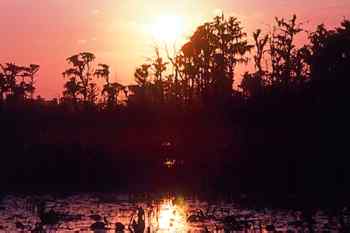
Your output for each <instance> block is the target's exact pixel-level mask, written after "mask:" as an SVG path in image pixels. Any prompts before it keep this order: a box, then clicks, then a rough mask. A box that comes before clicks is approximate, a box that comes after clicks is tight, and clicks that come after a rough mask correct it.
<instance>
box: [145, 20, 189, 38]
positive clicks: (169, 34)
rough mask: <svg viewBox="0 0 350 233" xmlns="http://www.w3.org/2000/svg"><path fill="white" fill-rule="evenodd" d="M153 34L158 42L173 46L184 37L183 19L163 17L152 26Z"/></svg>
mask: <svg viewBox="0 0 350 233" xmlns="http://www.w3.org/2000/svg"><path fill="white" fill-rule="evenodd" d="M151 32H152V36H153V38H154V39H155V40H156V41H157V42H161V43H170V44H173V43H175V42H176V41H178V40H179V39H181V38H182V37H183V33H184V22H183V19H182V18H181V17H180V16H176V15H167V16H161V17H159V18H158V19H157V20H156V22H155V23H154V24H152V26H151Z"/></svg>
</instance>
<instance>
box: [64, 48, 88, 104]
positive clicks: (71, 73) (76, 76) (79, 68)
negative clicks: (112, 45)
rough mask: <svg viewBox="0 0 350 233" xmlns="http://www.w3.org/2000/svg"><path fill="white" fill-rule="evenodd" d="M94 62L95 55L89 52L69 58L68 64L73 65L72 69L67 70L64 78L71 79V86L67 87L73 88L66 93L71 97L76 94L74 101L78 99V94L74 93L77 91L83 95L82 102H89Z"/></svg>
mask: <svg viewBox="0 0 350 233" xmlns="http://www.w3.org/2000/svg"><path fill="white" fill-rule="evenodd" d="M94 60H95V55H94V54H93V53H89V52H83V53H79V54H76V55H73V56H71V57H69V58H67V61H68V63H69V64H71V65H72V67H71V68H69V69H67V70H65V71H64V72H63V76H64V77H68V78H69V81H68V82H69V84H67V86H69V87H71V90H70V91H67V92H66V93H69V94H70V95H71V94H73V92H74V96H75V97H74V99H76V98H77V97H78V96H77V95H76V94H77V93H76V92H75V91H74V90H77V91H78V92H79V94H81V96H82V100H83V101H84V102H87V101H88V96H89V88H91V87H92V86H91V85H90V83H91V82H92V78H93V67H92V63H93V61H94ZM74 85H76V87H74ZM65 86H66V85H65ZM72 91H73V92H72ZM72 96H73V95H72Z"/></svg>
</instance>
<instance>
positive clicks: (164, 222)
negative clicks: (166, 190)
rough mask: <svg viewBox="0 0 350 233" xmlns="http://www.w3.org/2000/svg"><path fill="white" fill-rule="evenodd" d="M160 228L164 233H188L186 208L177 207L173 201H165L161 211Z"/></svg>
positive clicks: (159, 217)
mask: <svg viewBox="0 0 350 233" xmlns="http://www.w3.org/2000/svg"><path fill="white" fill-rule="evenodd" d="M158 227H159V232H163V233H180V232H181V233H183V232H187V223H186V212H185V206H180V205H176V204H174V203H173V202H172V201H171V200H166V201H164V202H163V203H162V204H161V205H160V209H159V216H158Z"/></svg>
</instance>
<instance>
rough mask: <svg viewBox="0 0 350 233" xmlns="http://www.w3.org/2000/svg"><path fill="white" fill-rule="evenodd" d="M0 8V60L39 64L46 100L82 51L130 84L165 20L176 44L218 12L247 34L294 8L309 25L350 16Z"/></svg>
mask: <svg viewBox="0 0 350 233" xmlns="http://www.w3.org/2000/svg"><path fill="white" fill-rule="evenodd" d="M0 9H1V13H0V35H1V37H0V63H3V62H8V61H9V62H16V63H17V64H20V65H25V64H30V63H37V64H40V65H41V70H40V72H39V75H38V79H37V87H38V92H37V94H40V95H42V96H44V97H46V98H52V97H58V96H60V95H61V91H62V86H63V81H64V80H63V78H62V76H61V73H62V71H63V70H64V69H65V68H66V67H67V64H66V62H65V59H66V58H67V57H68V56H70V55H72V54H74V53H78V52H82V51H89V52H93V53H95V55H96V57H97V59H96V62H97V63H106V64H109V65H110V66H111V68H112V73H113V75H112V79H114V80H115V79H117V81H119V82H122V83H131V82H132V80H133V72H134V69H135V67H136V65H138V64H140V63H142V62H144V61H145V59H146V57H149V56H151V54H150V52H151V51H152V48H153V45H154V43H155V42H157V40H159V39H160V38H161V35H162V33H161V32H160V30H161V28H162V27H164V25H165V23H164V22H168V23H170V24H174V25H171V27H168V28H166V29H164V30H165V32H168V33H169V28H174V30H176V32H175V34H176V37H178V39H177V44H178V47H179V46H180V45H181V43H182V42H183V41H184V40H185V39H186V38H187V37H188V36H190V34H191V32H192V31H193V30H194V29H195V27H196V26H198V25H199V24H200V23H202V22H204V21H206V20H209V19H211V18H212V17H213V16H214V15H215V14H216V13H217V12H219V11H220V10H223V11H224V12H225V14H226V15H228V16H231V15H232V16H237V17H238V18H239V19H240V20H241V21H242V23H243V25H244V26H245V27H246V31H247V32H248V33H250V32H252V31H253V30H254V29H256V28H258V27H259V28H262V29H265V30H267V29H268V28H269V25H271V24H272V22H273V17H274V16H279V17H281V16H284V17H289V16H290V15H292V14H293V13H295V14H297V15H298V16H299V19H300V20H301V21H302V22H304V23H305V27H306V28H309V29H312V28H314V26H315V25H316V24H319V23H326V24H327V25H328V26H334V25H336V24H338V23H339V22H340V21H341V20H342V19H344V18H346V17H348V18H349V17H350V1H349V0H319V1H311V0H294V1H288V0H176V1H175V0H174V1H171V0H167V1H166V0H147V1H146V0H145V1H142V0H128V1H120V0H79V1H78V0H75V1H72V0H0ZM174 36H175V35H172V36H171V38H172V37H174ZM165 38H166V39H167V40H169V38H167V37H165Z"/></svg>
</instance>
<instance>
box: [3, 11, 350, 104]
mask: <svg viewBox="0 0 350 233" xmlns="http://www.w3.org/2000/svg"><path fill="white" fill-rule="evenodd" d="M302 32H305V30H304V29H303V28H302V24H301V23H299V22H298V21H297V17H296V16H295V15H293V16H292V17H291V18H290V19H284V18H276V19H275V22H274V25H273V28H272V30H271V31H270V32H266V33H264V32H263V31H262V30H260V29H258V30H256V31H255V32H254V33H253V35H252V39H253V42H252V43H250V42H249V39H248V35H247V34H246V33H245V32H244V29H243V27H242V26H241V22H240V21H239V20H238V19H237V18H236V17H225V16H224V15H221V16H216V17H215V18H214V19H213V20H212V21H210V22H207V23H204V24H202V25H200V26H199V27H198V28H197V29H196V30H195V32H194V33H193V35H192V36H191V37H190V38H189V40H188V42H187V43H185V44H184V45H183V46H182V47H181V49H180V50H178V51H177V52H176V54H175V55H174V56H170V54H169V52H168V51H167V48H164V50H165V54H166V55H162V54H163V53H162V51H161V49H160V48H156V49H155V54H154V57H153V58H152V59H150V61H148V62H146V63H144V64H141V65H140V66H138V67H137V68H136V70H135V73H134V79H135V83H136V84H134V85H122V84H120V83H118V82H112V81H111V77H110V76H111V72H110V68H109V66H108V65H107V64H98V65H97V66H95V59H96V57H95V55H94V54H93V53H89V52H82V53H79V54H75V55H73V56H71V57H69V58H67V63H68V64H69V66H70V67H69V68H67V69H66V70H65V71H64V72H63V73H62V74H63V77H64V78H65V83H64V90H63V93H62V98H61V99H60V100H59V101H60V103H62V104H66V105H67V104H68V105H70V106H73V107H74V108H76V107H79V106H82V105H91V106H101V107H102V108H108V109H114V108H117V107H118V106H120V105H121V104H124V103H127V104H128V105H134V106H135V105H136V106H156V107H159V106H175V107H180V108H203V107H213V106H219V107H220V106H227V104H230V103H232V102H233V101H234V100H237V99H240V100H241V101H246V100H247V99H254V98H256V97H257V96H265V95H267V94H269V93H295V92H298V91H300V90H302V89H304V88H306V87H308V86H309V85H310V83H322V82H323V81H334V82H333V83H336V82H338V81H339V80H341V79H343V78H344V77H345V76H347V75H348V71H349V68H348V67H349V62H350V46H349V44H350V43H349V35H350V21H348V20H344V21H343V22H341V25H340V26H339V27H336V28H335V29H327V28H326V26H325V25H323V24H321V25H319V26H318V27H317V28H316V30H315V31H314V32H308V39H309V40H308V43H306V44H305V45H303V46H299V47H298V46H296V38H297V36H298V35H299V34H300V33H302ZM250 60H252V61H253V63H254V70H253V71H249V72H246V73H245V74H244V75H243V78H242V80H241V82H240V83H239V84H238V85H237V86H238V89H234V88H233V86H234V82H236V80H237V78H236V76H237V73H236V68H237V66H238V65H239V64H242V63H243V64H246V63H248V62H249V61H250ZM0 68H1V70H0V101H1V103H11V102H23V101H28V100H33V99H34V92H35V90H36V87H35V76H36V74H37V73H38V71H39V68H40V67H39V65H35V64H31V65H29V66H19V65H16V64H14V63H5V64H2V65H1V66H0ZM98 79H102V80H103V81H102V82H103V85H102V88H99V86H98V85H97V82H98V81H97V80H98ZM338 83H339V82H338Z"/></svg>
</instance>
